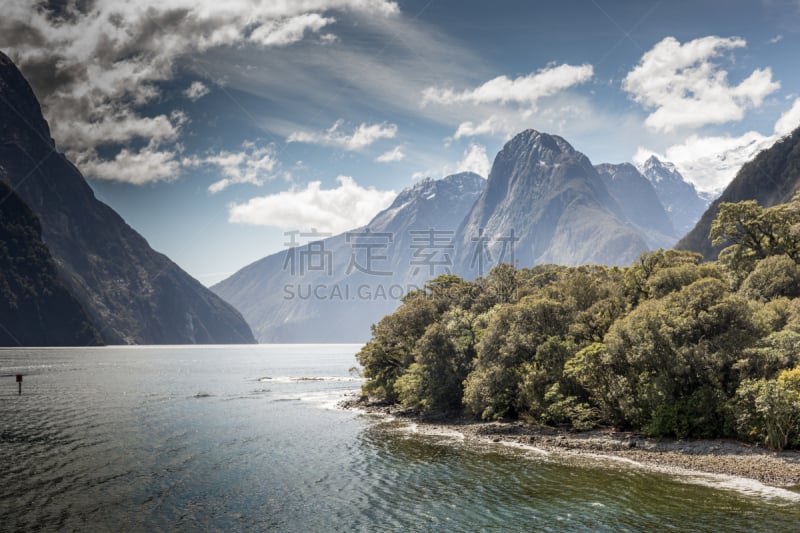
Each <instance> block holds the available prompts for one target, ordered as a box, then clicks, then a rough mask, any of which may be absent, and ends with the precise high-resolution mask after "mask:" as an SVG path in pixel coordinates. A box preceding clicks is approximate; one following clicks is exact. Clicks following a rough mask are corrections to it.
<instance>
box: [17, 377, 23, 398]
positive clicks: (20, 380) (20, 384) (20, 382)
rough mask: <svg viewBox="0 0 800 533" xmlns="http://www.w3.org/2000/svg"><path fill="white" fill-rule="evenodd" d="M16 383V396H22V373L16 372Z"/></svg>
mask: <svg viewBox="0 0 800 533" xmlns="http://www.w3.org/2000/svg"><path fill="white" fill-rule="evenodd" d="M17 385H19V394H18V396H22V374H17Z"/></svg>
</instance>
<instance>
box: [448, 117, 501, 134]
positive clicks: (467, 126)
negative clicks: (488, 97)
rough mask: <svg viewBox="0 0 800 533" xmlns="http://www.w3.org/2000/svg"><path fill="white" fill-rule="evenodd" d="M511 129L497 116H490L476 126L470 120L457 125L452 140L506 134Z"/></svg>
mask: <svg viewBox="0 0 800 533" xmlns="http://www.w3.org/2000/svg"><path fill="white" fill-rule="evenodd" d="M511 129H512V128H510V127H509V124H508V122H506V121H505V120H503V119H501V118H500V117H498V116H497V115H491V116H490V117H489V118H487V119H486V120H484V121H482V122H479V123H477V124H475V123H474V122H472V121H471V120H467V121H464V122H462V123H461V124H459V125H458V128H457V129H456V132H455V134H454V135H453V138H454V139H461V138H462V137H476V136H478V135H497V134H498V133H507V132H508V131H510V130H511Z"/></svg>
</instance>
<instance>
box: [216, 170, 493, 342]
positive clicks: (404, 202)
mask: <svg viewBox="0 0 800 533" xmlns="http://www.w3.org/2000/svg"><path fill="white" fill-rule="evenodd" d="M485 184H486V180H484V179H483V178H481V177H480V176H478V175H477V174H471V173H462V174H456V175H452V176H448V177H446V178H443V179H440V180H431V179H427V180H424V181H421V182H419V183H417V184H416V185H414V186H413V187H410V188H408V189H406V190H404V191H403V192H401V193H400V194H399V195H398V197H397V198H396V199H395V201H394V202H393V203H392V205H391V206H389V207H388V208H387V209H385V210H384V211H382V212H380V213H378V214H377V215H376V216H375V218H373V219H372V221H371V222H370V223H369V224H367V225H366V226H364V227H362V228H357V229H354V230H352V231H351V232H347V233H344V234H341V235H336V236H332V237H328V238H322V237H318V238H317V239H318V242H316V243H312V244H309V245H303V246H300V247H298V248H294V249H293V250H285V251H283V252H279V253H277V254H273V255H270V256H267V257H265V258H263V259H260V260H258V261H256V262H255V263H252V264H250V265H248V266H246V267H244V268H243V269H241V270H239V271H238V272H236V273H235V274H233V275H232V276H231V277H229V278H227V279H225V280H223V281H221V282H220V283H218V284H217V285H215V286H214V287H212V290H214V291H216V292H217V294H219V295H220V296H222V297H223V298H225V299H226V300H227V301H229V302H231V303H233V304H234V305H235V306H236V307H237V308H238V309H240V310H241V311H242V314H243V315H244V316H245V318H246V319H247V321H248V323H249V324H250V326H251V327H252V328H253V331H254V332H255V334H256V337H257V338H258V340H259V341H261V342H362V341H366V340H367V339H368V338H369V335H370V325H371V324H373V323H375V322H377V321H378V320H379V319H380V318H381V317H382V316H384V315H385V314H388V313H390V312H392V311H393V310H394V309H395V308H396V307H397V305H399V303H400V301H399V298H400V297H401V296H402V295H403V294H404V293H405V292H406V291H407V290H408V289H409V288H411V289H413V288H422V287H423V286H424V284H425V281H426V280H428V279H430V278H432V277H435V276H437V275H439V274H442V273H445V272H447V271H452V270H453V266H454V263H453V261H454V249H453V248H452V247H451V246H452V240H453V237H454V235H455V231H456V229H457V228H458V225H459V223H460V222H461V221H462V220H463V219H464V216H465V215H466V213H467V212H468V211H469V209H470V208H471V207H472V205H473V204H474V203H475V200H476V199H477V198H478V196H479V195H480V194H481V192H482V191H483V187H484V185H485ZM367 232H369V233H367ZM287 238H288V237H287ZM370 257H371V258H370ZM328 266H330V268H328ZM317 267H324V268H317Z"/></svg>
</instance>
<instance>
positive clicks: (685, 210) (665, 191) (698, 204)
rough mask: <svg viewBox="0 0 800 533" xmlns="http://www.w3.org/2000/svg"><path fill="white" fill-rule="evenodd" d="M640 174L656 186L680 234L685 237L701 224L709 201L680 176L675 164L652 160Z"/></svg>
mask: <svg viewBox="0 0 800 533" xmlns="http://www.w3.org/2000/svg"><path fill="white" fill-rule="evenodd" d="M639 172H641V173H642V175H643V176H644V177H645V178H647V179H648V180H649V181H650V183H651V184H652V185H653V188H654V189H655V191H656V194H657V195H658V199H659V200H660V201H661V204H662V205H663V206H664V209H666V211H667V215H668V216H669V218H670V220H671V221H672V225H673V226H674V228H675V230H676V232H677V234H678V235H679V236H680V235H685V234H686V233H687V232H688V231H689V230H691V229H692V228H693V227H694V225H695V224H696V223H697V221H698V220H700V217H701V216H702V215H703V213H704V212H705V210H706V208H707V207H708V203H709V202H708V199H707V198H705V197H704V196H703V195H701V194H700V193H698V192H697V189H695V188H694V185H692V184H691V183H689V182H688V181H686V179H685V178H684V177H683V176H682V175H681V173H680V172H678V169H677V168H675V165H673V164H672V163H667V162H662V161H660V160H659V159H658V158H657V157H656V156H650V158H649V159H647V161H645V162H644V163H643V164H642V165H641V166H640V167H639Z"/></svg>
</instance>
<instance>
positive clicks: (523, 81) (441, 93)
mask: <svg viewBox="0 0 800 533" xmlns="http://www.w3.org/2000/svg"><path fill="white" fill-rule="evenodd" d="M593 72H594V71H593V68H592V66H591V65H579V66H575V65H557V66H551V67H547V68H544V69H541V70H538V71H536V72H533V73H531V74H528V75H527V76H520V77H518V78H514V79H511V78H509V77H508V76H498V77H496V78H494V79H491V80H489V81H487V82H486V83H484V84H482V85H479V86H478V87H475V88H474V89H466V90H464V91H456V90H454V89H451V88H440V87H428V88H426V89H425V90H424V91H422V103H423V105H424V104H430V103H437V104H444V105H452V104H456V103H472V104H489V103H498V104H508V103H516V104H527V105H533V104H536V102H537V101H538V100H539V99H541V98H544V97H546V96H551V95H553V94H556V93H557V92H559V91H563V90H564V89H567V88H569V87H572V86H573V85H578V84H581V83H584V82H586V81H588V80H589V79H591V77H592V75H593Z"/></svg>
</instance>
